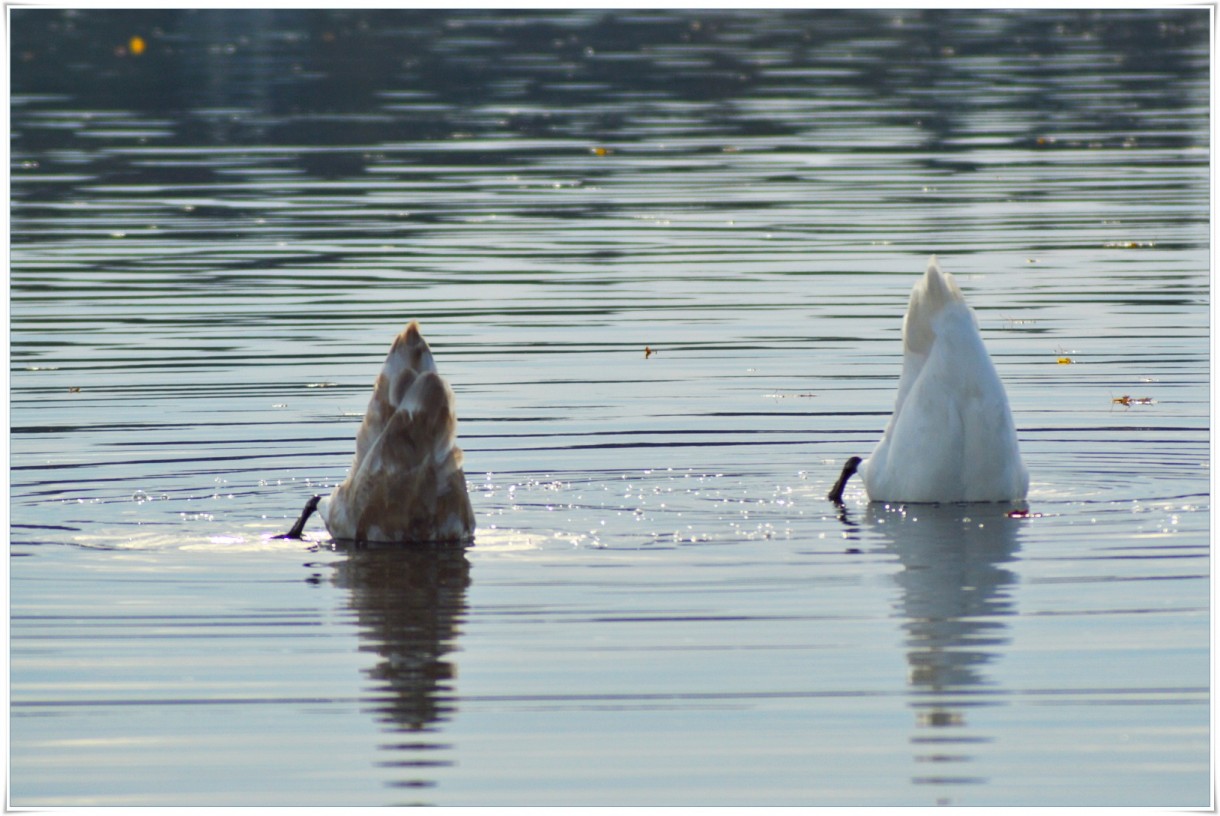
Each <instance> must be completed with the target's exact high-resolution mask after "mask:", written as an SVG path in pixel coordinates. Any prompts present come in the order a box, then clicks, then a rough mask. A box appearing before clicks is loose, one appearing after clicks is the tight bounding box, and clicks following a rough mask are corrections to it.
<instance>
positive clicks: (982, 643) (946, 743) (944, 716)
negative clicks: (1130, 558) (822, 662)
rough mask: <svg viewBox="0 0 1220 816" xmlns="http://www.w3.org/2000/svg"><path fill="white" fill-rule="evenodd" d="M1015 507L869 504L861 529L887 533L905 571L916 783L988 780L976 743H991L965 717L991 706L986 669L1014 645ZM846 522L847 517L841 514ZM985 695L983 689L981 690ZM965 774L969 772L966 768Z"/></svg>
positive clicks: (901, 608) (887, 543)
mask: <svg viewBox="0 0 1220 816" xmlns="http://www.w3.org/2000/svg"><path fill="white" fill-rule="evenodd" d="M1011 510H1012V505H1008V504H958V505H918V504H911V505H886V504H881V503H877V502H873V503H871V504H870V505H869V506H868V507H867V509H866V510H865V512H864V514H863V518H862V520H861V526H862V527H863V528H864V529H865V530H867V531H869V532H870V533H872V534H876V535H878V536H879V537H880V540H881V543H882V547H883V549H884V551H885V552H888V553H890V554H892V555H893V556H895V557H896V558H897V560H898V563H899V564H900V566H901V569H900V570H899V571H898V572H897V574H896V575H895V577H894V580H895V581H896V583H897V584H898V586H899V587H900V588H901V590H902V591H901V593H900V596H899V598H898V600H897V602H896V611H897V612H898V613H899V615H900V617H901V619H902V621H903V623H902V627H903V629H904V631H905V632H906V639H905V640H906V649H907V654H906V659H907V666H908V683H909V685H910V687H911V706H912V708H913V709H915V712H916V718H915V729H914V733H913V734H912V738H911V743H912V745H914V746H916V753H915V760H916V762H917V763H918V764H919V767H920V770H921V771H923V770H924V769H926V772H925V773H919V774H918V775H917V776H916V778H915V779H914V780H913V782H915V783H916V784H933V785H952V784H967V783H979V782H984V781H986V780H985V779H983V778H980V777H979V776H978V774H977V768H976V769H974V770H973V772H970V771H964V769H965V767H966V766H963V765H960V764H959V763H967V762H969V761H971V760H972V759H973V756H972V755H971V754H972V749H971V748H970V747H969V746H971V745H978V744H985V743H989V742H991V741H992V739H991V737H989V736H987V735H985V734H979V733H977V732H976V731H974V730H972V729H971V726H970V721H969V717H968V712H969V711H970V710H971V709H973V708H976V707H978V706H982V705H994V704H995V700H996V696H995V693H994V692H995V691H996V689H995V687H996V683H995V681H994V680H992V679H991V678H989V677H988V675H987V667H988V665H989V664H991V663H993V662H994V661H995V660H996V659H997V658H999V657H1000V656H1001V655H1002V654H1003V653H1004V651H1005V648H1006V646H1007V645H1008V643H1009V642H1010V640H1011V635H1010V632H1009V625H1008V623H1007V622H1006V618H1007V617H1008V616H1011V615H1015V614H1016V602H1015V599H1014V595H1013V589H1014V587H1015V586H1016V584H1017V576H1016V574H1015V573H1013V572H1012V571H1011V570H1009V569H1008V568H1006V566H1005V565H1006V564H1009V563H1011V562H1013V561H1015V560H1016V557H1017V553H1018V551H1019V550H1020V538H1021V532H1022V528H1023V526H1024V523H1023V522H1022V521H1021V520H1020V519H1018V518H1012V517H1009V515H1008V513H1009V511H1011ZM841 517H842V518H844V520H845V521H849V522H850V520H849V519H847V518H846V517H845V516H841ZM980 692H986V693H980ZM963 771H964V772H963Z"/></svg>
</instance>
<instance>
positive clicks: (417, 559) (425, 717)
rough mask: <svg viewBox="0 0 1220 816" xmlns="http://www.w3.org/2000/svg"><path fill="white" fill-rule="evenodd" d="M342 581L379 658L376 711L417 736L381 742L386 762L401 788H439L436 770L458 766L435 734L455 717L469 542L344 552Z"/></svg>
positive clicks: (365, 642)
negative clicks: (452, 657) (456, 661)
mask: <svg viewBox="0 0 1220 816" xmlns="http://www.w3.org/2000/svg"><path fill="white" fill-rule="evenodd" d="M341 551H342V552H344V553H345V554H346V556H347V557H346V559H345V560H343V561H339V562H337V563H336V564H335V565H334V567H335V574H334V579H333V580H334V583H335V585H336V586H340V587H343V588H345V589H348V590H350V591H351V607H352V609H353V610H354V611H355V613H356V622H357V625H358V626H359V629H360V650H361V651H362V652H371V653H375V654H376V655H378V657H379V660H378V662H377V663H376V665H374V666H373V667H372V668H370V669H368V670H367V675H368V679H369V686H368V689H369V693H368V695H367V697H366V699H367V700H368V701H369V702H371V703H372V705H371V707H370V708H369V709H368V711H369V712H370V713H372V714H373V715H374V716H375V718H376V719H377V721H378V722H380V723H382V724H383V725H384V728H385V730H387V731H391V732H395V733H402V732H407V733H409V734H411V735H412V736H411V737H410V738H408V739H404V740H401V741H395V742H390V743H387V744H384V745H382V746H381V748H382V750H384V751H386V752H387V754H389V755H388V756H387V758H386V759H385V760H384V761H382V762H379V763H378V766H379V767H383V768H391V769H396V770H395V774H396V776H395V778H394V779H392V780H391V781H389V782H388V785H389V786H390V787H394V788H427V787H432V786H434V785H435V781H434V779H432V778H431V776H430V774H429V769H436V768H443V767H447V766H450V765H452V764H453V762H452V761H451V760H449V759H447V758H446V755H447V754H448V752H449V750H450V748H451V746H449V745H446V744H442V743H438V742H435V741H433V740H432V739H430V738H429V737H428V736H427V735H428V734H430V733H433V732H436V731H437V730H438V729H437V726H438V725H439V724H441V723H444V722H447V721H448V720H449V719H451V718H452V716H453V714H454V712H455V710H456V708H455V699H456V692H455V688H454V681H455V679H456V677H457V669H456V667H455V665H454V664H453V662H452V661H450V660H449V659H448V656H449V654H450V653H451V652H453V651H454V650H455V648H456V641H457V637H458V635H459V633H460V631H461V623H462V620H463V619H464V616H465V614H466V609H467V605H466V591H467V589H468V588H469V587H470V562H469V561H468V560H467V559H466V552H465V548H464V547H455V546H453V545H448V546H440V545H438V546H430V545H422V546H418V545H417V546H410V547H399V546H395V547H371V546H367V545H359V546H357V545H351V546H347V547H345V548H342V549H341Z"/></svg>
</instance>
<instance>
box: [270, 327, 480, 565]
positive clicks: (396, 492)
mask: <svg viewBox="0 0 1220 816" xmlns="http://www.w3.org/2000/svg"><path fill="white" fill-rule="evenodd" d="M456 435H457V417H456V415H455V414H454V410H453V391H452V390H450V388H449V384H448V383H446V382H445V380H444V379H443V378H442V377H441V376H440V374H438V373H437V371H436V364H435V362H433V360H432V350H431V349H429V348H428V344H427V342H425V341H424V338H423V336H422V335H421V334H420V333H419V325H418V324H417V323H415V322H414V321H412V322H411V323H410V324H408V325H407V327H406V328H405V329H403V331H402V333H401V334H399V335H398V337H397V338H395V340H394V345H393V346H391V347H390V353H389V355H387V356H386V359H385V365H384V366H382V369H381V373H380V374H379V375H378V376H377V381H376V383H375V384H374V385H373V396H372V398H371V399H370V400H369V406H368V410H367V411H366V412H365V415H364V421H363V422H362V423H361V425H360V431H359V432H358V433H357V434H356V456H355V459H353V461H352V469H351V472H350V473H348V475H347V479H345V480H344V481H343V483H342V484H340V485H339V486H338V487H336V488H335V489H334V492H332V493H331V494H330V498H329V499H328V500H327V501H325V503H324V504H322V507H321V511H320V513H321V515H322V518H323V520H324V521H325V522H326V528H327V529H328V530H329V531H330V534H331V536H332V537H333V538H335V539H337V540H340V541H360V542H396V543H406V542H420V543H422V542H464V541H469V540H470V539H471V538H472V537H473V535H474V511H473V510H472V509H471V507H470V497H469V496H468V495H467V492H466V475H465V474H464V473H463V472H462V449H461V448H459V447H458V446H457V442H456ZM320 498H321V497H319V496H314V497H312V498H311V499H310V500H309V502H308V503H306V505H305V509H304V511H302V513H301V516H300V518H299V519H297V522H296V524H294V525H293V527H292V529H291V530H290V531H289V532H288V533H287V534H285V535H284V536H283V537H284V538H298V539H299V538H300V537H301V532H302V530H303V529H304V527H305V522H306V521H307V520H308V519H309V516H310V514H311V513H313V511H314V510H315V509H317V508H318V505H319V500H320Z"/></svg>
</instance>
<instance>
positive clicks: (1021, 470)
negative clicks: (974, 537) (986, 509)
mask: <svg viewBox="0 0 1220 816" xmlns="http://www.w3.org/2000/svg"><path fill="white" fill-rule="evenodd" d="M902 351H903V354H902V375H901V377H900V378H899V380H898V398H897V399H896V400H895V403H894V413H893V415H892V416H891V417H890V420H889V423H888V424H887V425H886V427H885V432H884V433H883V434H882V435H881V441H880V442H878V443H877V447H876V448H874V449H873V452H872V455H871V456H869V457H868V458H867V459H863V460H862V459H861V458H860V457H858V456H853V457H851V458H850V459H848V460H847V463H846V464H845V465H844V466H843V471H842V473H841V474H840V475H839V478H838V481H836V482H835V485H834V487H833V488H831V491H830V495H829V496H828V498H829V499H830V500H831V501H832V502H835V503H836V504H842V501H843V488H844V487H845V486H846V484H847V480H848V479H850V478H851V476H852V474H853V473H856V472H857V471H858V472H859V473H860V475H861V477H862V478H863V479H864V489H865V491H866V492H867V493H868V498H869V500H871V501H886V502H997V501H1020V500H1022V499H1024V498H1025V494H1026V492H1027V491H1028V490H1029V472H1028V471H1027V470H1026V469H1025V465H1024V464H1023V463H1022V462H1021V452H1020V450H1018V448H1017V432H1016V429H1015V428H1014V427H1013V423H1012V411H1011V410H1010V409H1009V407H1008V396H1007V395H1006V394H1005V393H1004V386H1003V384H1002V383H1001V382H1000V378H999V375H997V374H996V370H995V366H993V365H992V363H991V358H990V357H988V356H987V349H986V348H984V346H983V338H982V337H981V336H980V335H979V329H978V323H977V322H976V320H975V316H974V311H973V310H972V309H971V308H970V307H969V306H968V305H966V301H965V299H964V298H963V297H962V293H961V290H960V289H958V287H957V282H956V281H955V280H954V279H953V275H951V274H949V273H947V272H941V270H940V266H939V265H938V264H937V262H936V256H935V255H933V256H932V257H931V258H930V259H929V260H928V269H927V272H925V273H924V276H923V278H922V279H921V280H920V281H919V282H918V283H916V284H915V287H914V288H913V289H912V290H911V300H910V302H909V304H908V305H907V313H906V317H905V318H904V319H903V322H902Z"/></svg>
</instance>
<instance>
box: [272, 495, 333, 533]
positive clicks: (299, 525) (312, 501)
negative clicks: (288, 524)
mask: <svg viewBox="0 0 1220 816" xmlns="http://www.w3.org/2000/svg"><path fill="white" fill-rule="evenodd" d="M321 500H322V497H321V496H310V497H309V501H307V502H305V509H304V510H302V511H301V517H300V518H298V519H297V521H296V524H294V525H292V529H291V530H289V531H288V532H286V533H284V534H283V535H277V536H276V538H292V539H296V540H297V541H300V540H301V533H303V532H304V531H305V522H307V521H309V517H310V516H312V515H313V512H314V511H315V510H317V509H318V502H319V501H321Z"/></svg>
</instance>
